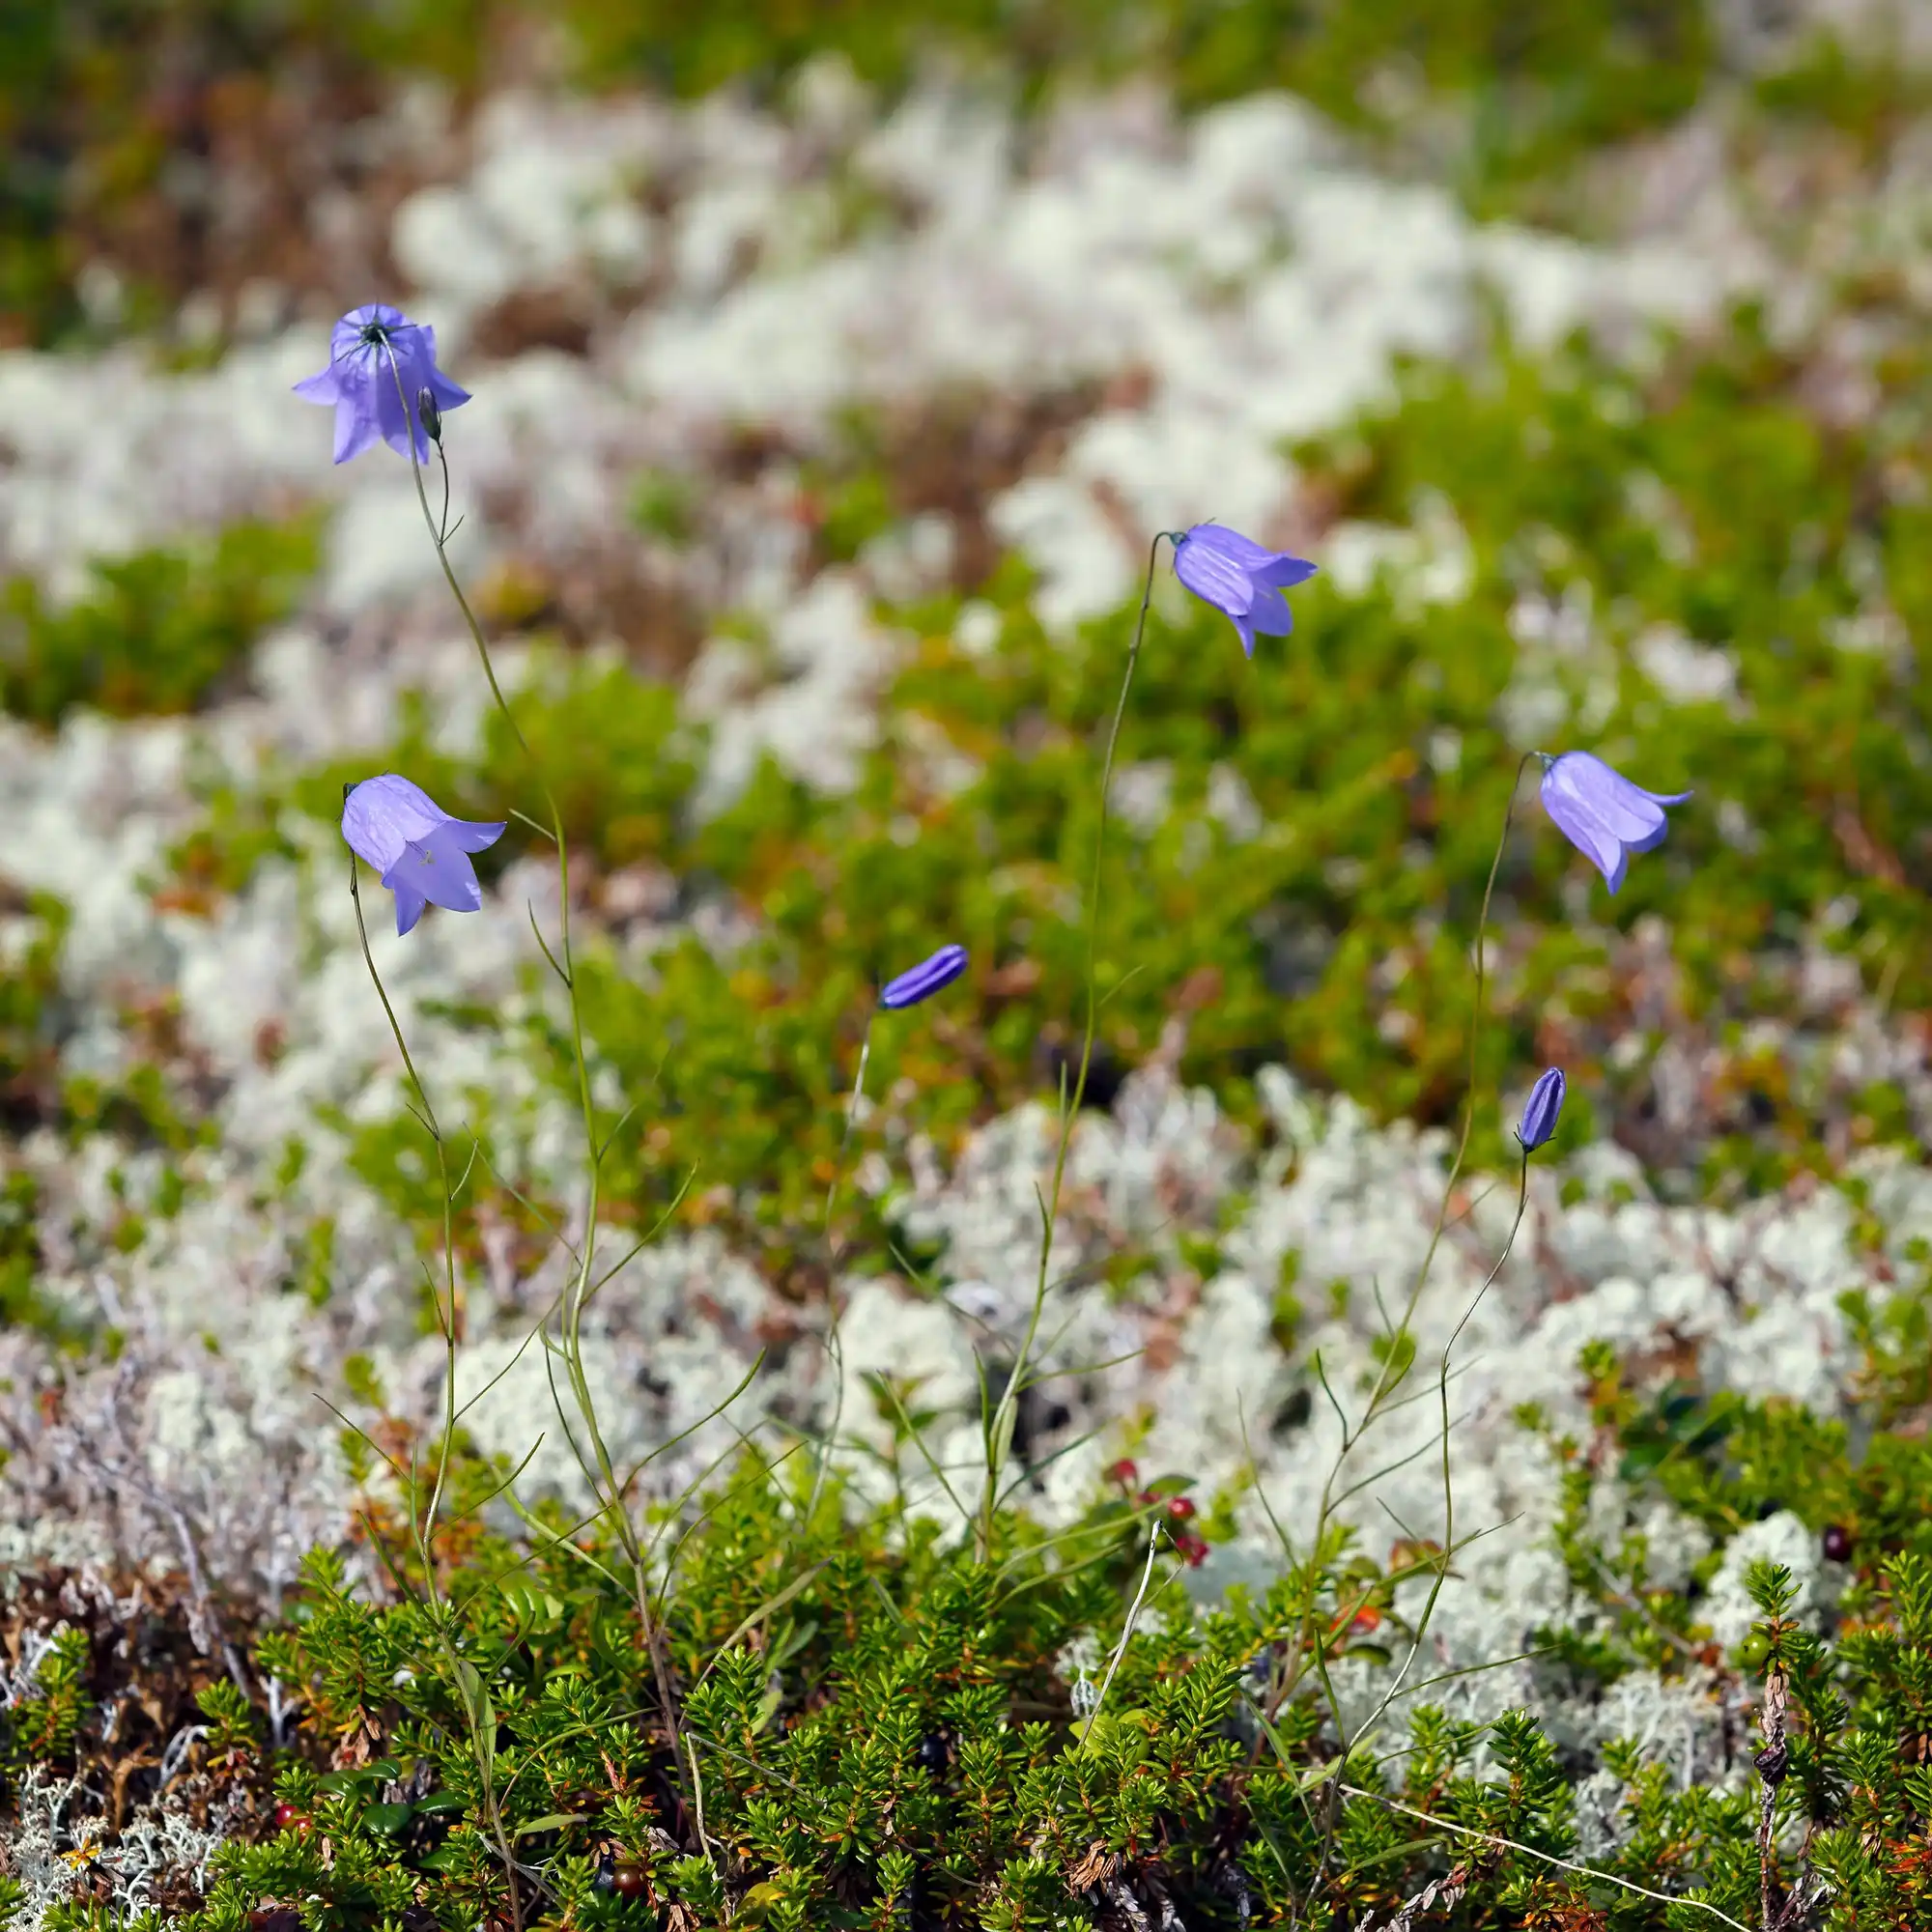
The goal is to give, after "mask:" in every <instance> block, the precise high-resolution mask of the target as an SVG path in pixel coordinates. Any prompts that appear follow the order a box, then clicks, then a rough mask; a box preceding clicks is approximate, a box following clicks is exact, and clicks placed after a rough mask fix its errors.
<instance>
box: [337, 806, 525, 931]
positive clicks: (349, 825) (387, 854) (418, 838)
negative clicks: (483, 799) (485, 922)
mask: <svg viewBox="0 0 1932 1932" xmlns="http://www.w3.org/2000/svg"><path fill="white" fill-rule="evenodd" d="M342 836H343V838H346V839H347V840H348V841H349V847H350V849H351V850H352V851H353V852H355V854H356V856H357V857H358V858H360V859H363V860H365V861H366V862H367V863H368V864H369V865H370V866H372V867H374V868H375V869H376V871H377V872H379V873H380V874H381V875H382V879H383V883H384V885H385V886H387V887H388V889H389V890H390V891H391V892H392V893H394V894H395V895H396V932H397V935H398V936H399V937H400V936H401V935H402V934H403V933H406V932H408V931H410V930H411V928H412V926H414V924H415V923H416V921H417V920H419V919H420V918H421V917H422V916H423V908H424V907H425V906H429V905H440V906H442V907H443V908H444V909H445V910H447V911H449V912H479V911H481V909H482V906H483V888H482V887H481V886H480V885H478V884H477V882H476V867H474V866H472V865H471V864H470V862H469V858H470V854H471V853H472V852H483V851H487V850H488V849H489V848H490V847H491V846H492V845H494V844H495V843H496V842H497V839H499V838H501V837H502V836H503V821H501V820H498V821H497V823H496V824H486V823H484V822H482V821H481V820H478V819H473V818H452V817H451V816H450V814H449V813H448V812H446V811H444V810H443V809H442V808H441V807H440V805H438V804H437V802H436V801H435V800H434V799H433V798H431V797H430V795H429V794H428V792H426V791H424V790H423V788H422V787H421V786H420V785H416V784H412V783H411V782H410V781H409V780H408V779H405V778H398V777H397V776H396V774H395V773H394V772H385V773H384V774H383V776H382V777H381V778H374V779H364V780H363V781H362V782H361V783H360V784H358V785H356V786H355V789H354V790H353V791H351V792H350V794H349V796H348V797H347V798H346V799H345V800H344V801H343V805H342Z"/></svg>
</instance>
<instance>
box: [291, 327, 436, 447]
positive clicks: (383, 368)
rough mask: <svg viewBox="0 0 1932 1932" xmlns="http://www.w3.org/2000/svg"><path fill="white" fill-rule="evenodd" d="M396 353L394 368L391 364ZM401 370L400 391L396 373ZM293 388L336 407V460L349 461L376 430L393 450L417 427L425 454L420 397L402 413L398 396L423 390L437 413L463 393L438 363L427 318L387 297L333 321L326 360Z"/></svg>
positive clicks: (306, 397)
mask: <svg viewBox="0 0 1932 1932" xmlns="http://www.w3.org/2000/svg"><path fill="white" fill-rule="evenodd" d="M392 354H393V355H394V356H395V358H396V365H395V368H394V369H393V370H392V369H391V368H390V366H389V357H390V355H392ZM398 375H400V376H401V377H402V384H403V386H402V394H401V395H398V394H397V393H396V378H397V376H398ZM296 394H297V395H298V396H300V397H302V398H303V399H304V400H305V401H307V402H311V403H328V404H332V405H333V406H334V410H335V460H336V462H338V463H347V462H348V461H349V459H350V458H351V457H352V456H360V455H361V454H362V452H363V451H364V450H365V449H367V448H369V447H370V445H371V444H373V443H374V442H375V440H376V439H377V438H378V437H381V438H382V440H384V442H386V443H387V444H388V445H389V447H390V448H391V449H393V450H394V451H395V452H396V454H397V455H398V456H407V455H408V454H409V453H410V433H411V431H412V430H413V431H414V433H415V445H416V460H417V461H418V462H419V463H427V462H428V461H429V439H428V438H427V437H426V436H425V435H424V434H423V425H422V422H421V420H420V413H419V412H420V409H421V405H420V402H414V403H412V406H411V409H410V411H409V412H408V415H409V416H411V417H415V418H417V419H416V420H413V421H411V420H408V419H406V416H405V412H404V408H403V396H409V397H412V398H415V397H419V396H420V395H422V394H427V395H428V397H429V398H430V401H431V402H432V403H433V404H434V405H435V406H436V409H437V412H438V428H439V429H440V427H441V418H440V412H442V411H444V410H453V409H455V408H456V407H457V405H458V404H459V403H467V402H468V401H469V390H468V389H460V388H458V387H457V385H456V384H454V383H452V382H451V381H450V380H449V378H448V377H447V376H445V375H444V374H443V373H442V371H441V370H440V369H439V368H438V367H437V366H436V330H435V329H433V328H432V327H430V326H429V325H428V324H427V323H417V322H412V321H411V320H410V319H409V317H408V316H406V315H405V314H404V313H403V312H402V310H401V309H399V308H391V307H390V306H389V304H388V303H387V302H366V303H364V304H363V306H362V307H360V308H352V309H351V310H350V311H349V313H348V314H347V315H345V316H344V317H343V318H342V320H341V321H340V322H338V323H337V324H336V325H335V331H334V333H333V334H332V335H331V336H330V337H329V342H328V367H327V369H325V370H324V371H323V372H322V373H321V375H319V376H310V377H307V378H305V379H304V380H303V381H302V382H299V383H298V384H296Z"/></svg>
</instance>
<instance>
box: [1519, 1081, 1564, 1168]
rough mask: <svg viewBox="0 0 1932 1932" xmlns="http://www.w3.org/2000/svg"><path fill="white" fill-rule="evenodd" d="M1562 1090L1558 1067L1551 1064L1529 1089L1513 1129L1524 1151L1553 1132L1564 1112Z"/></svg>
mask: <svg viewBox="0 0 1932 1932" xmlns="http://www.w3.org/2000/svg"><path fill="white" fill-rule="evenodd" d="M1564 1092H1565V1086H1564V1080H1563V1069H1562V1068H1561V1067H1560V1066H1552V1067H1551V1068H1550V1069H1549V1070H1548V1072H1547V1073H1545V1074H1543V1075H1541V1076H1540V1077H1539V1078H1538V1080H1537V1083H1536V1085H1535V1086H1534V1087H1532V1088H1531V1089H1530V1090H1529V1098H1528V1100H1526V1101H1525V1102H1524V1103H1523V1109H1522V1124H1521V1125H1520V1127H1518V1128H1517V1130H1516V1137H1517V1140H1518V1141H1519V1142H1520V1144H1521V1147H1522V1151H1523V1152H1524V1153H1528V1152H1529V1151H1531V1150H1532V1149H1535V1148H1540V1147H1541V1146H1542V1145H1543V1144H1544V1142H1545V1141H1547V1140H1548V1138H1549V1136H1550V1135H1551V1134H1553V1133H1554V1132H1555V1131H1556V1122H1557V1119H1558V1117H1559V1116H1560V1115H1561V1114H1562V1112H1563V1094H1564Z"/></svg>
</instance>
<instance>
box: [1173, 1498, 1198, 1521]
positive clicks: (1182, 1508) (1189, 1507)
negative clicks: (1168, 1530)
mask: <svg viewBox="0 0 1932 1932" xmlns="http://www.w3.org/2000/svg"><path fill="white" fill-rule="evenodd" d="M1193 1514H1194V1505H1193V1504H1192V1503H1191V1502H1189V1501H1188V1500H1187V1498H1186V1497H1185V1496H1169V1497H1168V1499H1167V1517H1168V1520H1169V1521H1170V1522H1185V1521H1186V1520H1188V1518H1190V1517H1191V1516H1192V1515H1193Z"/></svg>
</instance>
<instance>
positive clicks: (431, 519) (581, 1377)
mask: <svg viewBox="0 0 1932 1932" xmlns="http://www.w3.org/2000/svg"><path fill="white" fill-rule="evenodd" d="M383 346H384V352H385V353H386V355H387V357H388V364H389V377H390V380H391V382H393V383H394V384H395V388H396V395H397V398H398V400H399V401H400V402H401V404H402V409H403V423H404V426H405V431H406V434H407V437H408V441H409V449H410V473H411V475H412V477H413V479H414V481H415V486H416V501H417V503H418V504H419V505H420V507H421V510H422V517H423V524H424V526H425V527H426V528H427V529H428V531H429V535H430V541H431V543H432V544H434V545H435V547H436V556H437V562H438V563H439V564H440V566H441V569H442V576H443V582H445V583H447V584H448V586H449V594H450V595H451V596H452V597H453V598H454V599H455V600H456V608H457V610H458V611H461V612H462V615H463V621H464V624H465V625H466V626H467V628H468V629H469V636H470V639H471V641H472V642H473V643H474V644H475V646H476V656H477V659H478V661H479V662H480V663H481V665H482V667H483V675H484V677H485V678H486V679H487V680H488V681H489V685H490V695H491V696H492V697H494V698H495V699H496V701H497V710H498V711H499V712H500V713H501V714H502V718H503V722H504V723H505V724H506V725H508V726H509V728H510V733H511V735H512V736H513V737H514V738H515V739H516V741H517V745H518V747H519V749H520V750H521V751H522V752H523V754H524V759H525V762H526V764H527V765H528V767H529V769H530V773H531V776H532V777H533V778H534V779H535V780H536V782H537V786H538V789H539V790H540V791H541V792H542V794H543V800H544V805H545V807H546V809H547V810H548V811H549V813H550V821H551V836H552V837H553V838H554V840H555V843H556V867H557V916H558V931H559V941H558V947H557V952H558V953H559V954H560V955H561V963H560V964H558V963H557V962H556V961H555V960H553V964H554V965H555V966H556V972H557V977H558V978H559V979H560V980H562V981H563V985H564V989H565V991H566V992H567V993H568V994H569V997H570V1029H571V1051H572V1056H573V1059H574V1061H575V1065H576V1073H577V1093H578V1105H579V1108H580V1110H581V1112H582V1117H583V1132H584V1144H585V1147H586V1150H587V1161H586V1168H587V1174H588V1183H587V1186H586V1189H585V1201H584V1220H583V1244H582V1251H581V1253H580V1254H579V1256H578V1264H577V1270H576V1279H575V1280H574V1282H573V1283H572V1284H571V1288H570V1291H569V1293H567V1295H566V1297H565V1301H564V1306H563V1309H562V1311H561V1314H560V1316H559V1320H558V1334H559V1348H560V1350H561V1352H562V1354H563V1357H564V1363H565V1370H566V1374H567V1376H568V1378H569V1381H570V1385H571V1393H572V1396H573V1398H574V1400H575V1402H576V1404H577V1407H578V1411H579V1413H580V1415H581V1416H582V1421H583V1425H584V1433H585V1435H586V1436H587V1438H588V1439H589V1442H590V1445H591V1449H592V1452H593V1454H594V1458H595V1466H594V1467H592V1466H591V1465H590V1464H589V1463H585V1464H584V1473H585V1475H586V1476H587V1477H589V1478H590V1479H591V1482H592V1487H593V1490H594V1491H596V1492H598V1493H600V1494H601V1495H602V1496H603V1497H604V1499H605V1503H606V1510H607V1520H608V1521H609V1522H610V1524H611V1528H612V1529H613V1530H614V1531H615V1533H616V1536H617V1539H618V1542H619V1544H620V1545H621V1547H622V1548H623V1550H624V1554H625V1559H626V1561H627V1562H628V1563H629V1564H630V1566H631V1573H632V1580H633V1594H634V1596H635V1599H636V1603H637V1607H638V1616H639V1624H640V1627H641V1629H642V1632H643V1636H644V1643H645V1648H646V1650H647V1651H648V1652H649V1654H650V1658H651V1664H652V1670H653V1674H654V1676H655V1678H656V1681H657V1689H658V1695H659V1699H660V1702H661V1704H662V1707H663V1715H664V1720H665V1724H666V1727H667V1730H668V1741H669V1744H670V1747H671V1759H672V1764H673V1768H674V1769H673V1776H677V1777H679V1778H680V1780H681V1777H682V1770H681V1759H682V1757H683V1753H682V1751H681V1750H680V1749H679V1747H678V1741H679V1727H678V1711H677V1704H676V1700H675V1697H674V1694H673V1691H672V1688H671V1682H670V1672H669V1666H668V1660H667V1658H666V1656H665V1652H664V1640H663V1633H662V1631H661V1629H660V1627H659V1621H658V1617H657V1614H656V1610H655V1608H654V1606H653V1605H652V1601H651V1584H650V1572H649V1560H648V1557H647V1554H646V1552H645V1550H644V1548H643V1545H642V1543H641V1542H640V1541H639V1537H638V1533H637V1527H636V1525H635V1523H633V1521H632V1520H631V1512H630V1508H629V1505H628V1503H627V1502H626V1501H625V1499H624V1496H623V1493H622V1489H621V1486H620V1485H619V1483H618V1481H617V1475H616V1469H615V1466H614V1464H613V1463H612V1461H611V1454H610V1451H609V1448H608V1447H607V1445H606V1443H605V1440H604V1435H603V1431H602V1430H601V1428H600V1427H599V1425H598V1421H597V1413H596V1405H595V1402H594V1401H593V1399H592V1397H591V1393H590V1384H589V1379H588V1378H587V1377H586V1375H585V1374H584V1371H583V1347H582V1315H583V1307H584V1304H585V1302H586V1301H587V1299H588V1297H589V1294H590V1292H591V1289H590V1283H591V1274H592V1270H593V1264H594V1262H595V1257H596V1247H597V1210H598V1208H599V1205H600V1199H601V1196H600V1185H601V1179H602V1165H603V1164H602V1161H601V1159H600V1157H599V1145H600V1142H599V1136H598V1132H597V1114H596V1108H595V1105H594V1103H593V1101H592V1097H591V1092H590V1063H589V1058H588V1055H587V1054H586V1052H585V1049H584V1042H583V1012H582V1004H581V1002H580V1000H579V997H578V987H577V971H576V962H575V960H574V958H573V956H572V952H571V932H570V847H569V842H568V840H567V839H566V838H565V837H564V830H563V814H562V812H561V811H560V810H558V807H557V802H556V795H555V793H554V791H553V790H552V788H551V785H550V781H549V780H548V779H547V778H546V777H545V776H544V771H543V767H542V765H541V763H540V762H539V761H538V759H537V756H536V753H534V752H533V751H532V750H531V749H530V743H529V740H528V739H527V738H526V736H525V735H524V729H523V726H522V725H520V724H518V722H517V715H516V713H515V711H514V710H512V709H511V706H510V701H509V699H508V698H507V697H506V696H504V695H503V687H502V685H501V684H500V683H499V682H498V681H497V668H496V665H495V663H494V662H493V660H492V658H491V655H490V642H489V639H487V638H486V637H485V636H484V635H483V626H482V625H481V624H480V623H479V622H478V621H477V617H476V613H475V611H473V610H471V609H470V605H469V598H468V597H466V596H465V595H464V591H463V585H462V584H461V583H460V582H458V581H457V576H456V572H455V569H454V568H453V566H452V565H451V563H450V560H449V550H448V542H449V534H450V532H449V530H448V529H447V527H446V525H445V524H444V523H439V521H438V519H437V517H436V515H435V513H434V512H433V511H432V510H431V509H430V502H429V491H428V489H427V488H426V487H425V485H424V482H423V460H422V450H421V446H420V443H419V440H418V435H419V425H418V416H417V412H416V409H415V406H414V403H413V401H412V398H411V397H410V395H409V393H408V391H407V390H406V389H405V388H404V386H403V377H402V369H401V366H400V365H399V364H398V362H397V360H396V352H395V349H394V347H393V345H391V344H389V343H388V342H386V341H384V345H383ZM437 446H438V451H439V453H440V452H441V441H440V438H439V440H438V445H437ZM445 463H446V459H445ZM446 515H447V512H446V510H445V518H446ZM580 1461H582V1458H581V1457H580Z"/></svg>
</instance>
